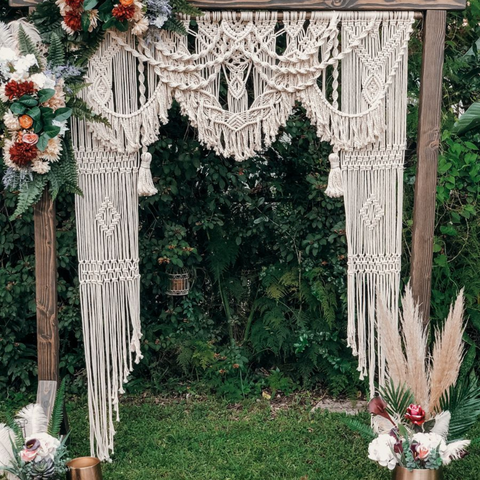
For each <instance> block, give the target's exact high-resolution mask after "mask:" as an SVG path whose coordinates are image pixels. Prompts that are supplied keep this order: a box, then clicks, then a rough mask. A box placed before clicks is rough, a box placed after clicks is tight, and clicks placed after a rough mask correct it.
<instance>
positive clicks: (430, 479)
mask: <svg viewBox="0 0 480 480" xmlns="http://www.w3.org/2000/svg"><path fill="white" fill-rule="evenodd" d="M442 479H443V474H442V469H441V468H440V469H439V470H408V468H404V467H400V466H399V465H397V467H395V470H394V471H393V472H392V480H442Z"/></svg>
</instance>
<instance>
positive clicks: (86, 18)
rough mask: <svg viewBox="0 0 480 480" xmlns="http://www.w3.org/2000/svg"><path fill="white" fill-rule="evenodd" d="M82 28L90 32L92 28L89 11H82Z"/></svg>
mask: <svg viewBox="0 0 480 480" xmlns="http://www.w3.org/2000/svg"><path fill="white" fill-rule="evenodd" d="M81 18H82V30H83V31H84V32H88V29H89V28H90V15H89V14H88V13H87V12H83V13H82V17H81Z"/></svg>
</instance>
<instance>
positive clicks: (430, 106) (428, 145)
mask: <svg viewBox="0 0 480 480" xmlns="http://www.w3.org/2000/svg"><path fill="white" fill-rule="evenodd" d="M446 18H447V13H446V12H445V11H442V10H437V11H433V10H429V11H427V12H426V13H425V23H424V27H423V61H422V73H421V80H420V81H421V85H420V110H419V124H418V147H417V153H418V165H417V176H416V181H415V199H414V207H413V211H414V213H413V232H412V265H411V285H412V291H413V296H414V298H415V300H416V301H417V302H418V303H419V304H420V311H421V313H422V314H423V316H424V317H423V318H424V323H425V325H427V324H428V322H429V320H430V295H431V287H432V263H433V236H434V226H435V202H436V193H437V167H438V147H439V143H440V118H441V107H442V76H443V59H444V45H445V27H446Z"/></svg>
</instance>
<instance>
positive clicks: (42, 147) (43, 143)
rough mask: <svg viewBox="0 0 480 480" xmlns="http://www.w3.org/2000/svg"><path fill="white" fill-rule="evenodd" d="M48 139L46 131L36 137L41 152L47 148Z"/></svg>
mask: <svg viewBox="0 0 480 480" xmlns="http://www.w3.org/2000/svg"><path fill="white" fill-rule="evenodd" d="M49 140H50V137H49V136H48V135H47V134H46V133H42V134H41V135H40V137H39V139H38V142H37V148H38V149H39V150H40V151H41V152H43V151H44V150H45V149H46V148H47V145H48V141H49Z"/></svg>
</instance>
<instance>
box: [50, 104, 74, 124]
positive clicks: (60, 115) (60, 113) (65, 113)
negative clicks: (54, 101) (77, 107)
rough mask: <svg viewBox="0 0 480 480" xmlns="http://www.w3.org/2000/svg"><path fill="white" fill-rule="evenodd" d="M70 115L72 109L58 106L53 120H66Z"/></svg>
mask: <svg viewBox="0 0 480 480" xmlns="http://www.w3.org/2000/svg"><path fill="white" fill-rule="evenodd" d="M71 116H72V109H71V108H69V107H63V108H59V109H58V110H57V111H56V112H55V117H54V118H55V120H56V121H57V122H63V121H64V120H68V119H69V118H70V117H71Z"/></svg>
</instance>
